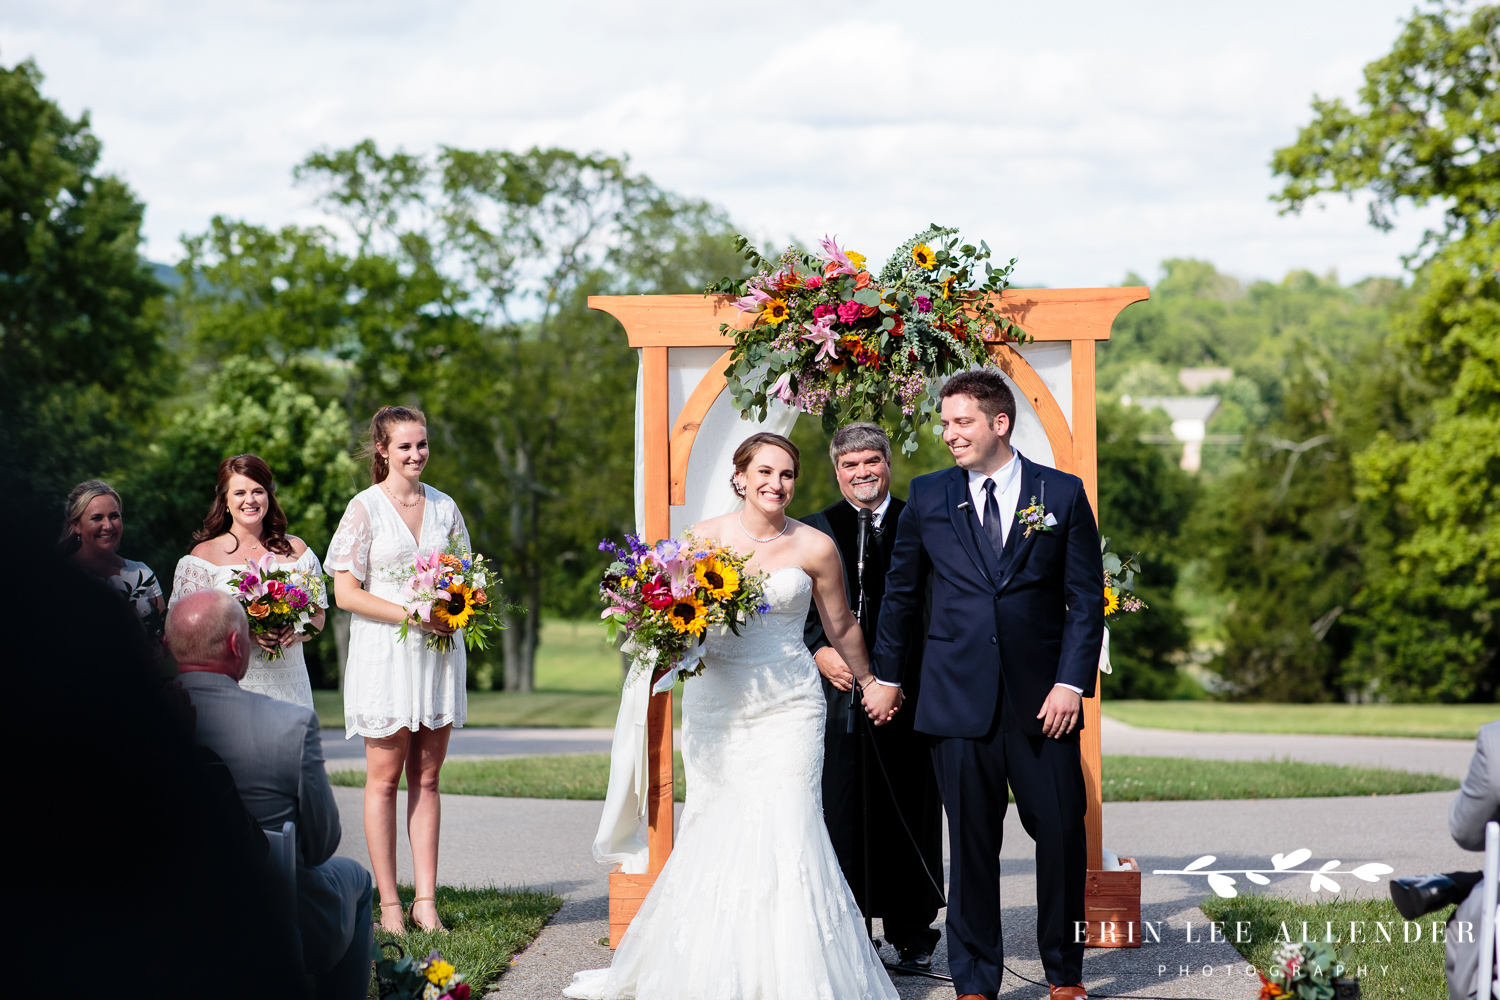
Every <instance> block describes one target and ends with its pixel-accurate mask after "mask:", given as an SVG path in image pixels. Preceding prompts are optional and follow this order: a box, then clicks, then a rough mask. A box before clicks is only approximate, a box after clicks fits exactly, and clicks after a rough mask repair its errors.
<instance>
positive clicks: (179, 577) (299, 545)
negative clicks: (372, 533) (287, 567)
mask: <svg viewBox="0 0 1500 1000" xmlns="http://www.w3.org/2000/svg"><path fill="white" fill-rule="evenodd" d="M193 540H194V541H196V542H197V543H198V544H197V545H196V546H194V548H193V551H192V553H191V554H189V555H185V556H183V557H182V558H181V559H179V560H178V562H177V572H176V574H175V577H174V579H173V581H172V600H171V602H170V604H176V603H177V602H178V601H180V600H182V598H184V597H186V596H187V595H188V594H191V593H194V592H196V591H199V590H211V589H215V588H217V589H219V590H228V589H229V579H230V577H232V576H234V574H235V573H237V572H238V571H240V570H242V569H244V568H245V562H246V560H249V559H259V558H261V557H262V556H264V555H266V553H268V552H269V553H272V554H274V555H275V556H276V557H277V565H278V566H280V565H283V563H284V562H291V563H292V564H293V565H295V566H296V567H297V568H298V569H301V570H303V571H305V572H308V573H321V572H323V567H322V566H321V565H320V564H319V563H318V557H317V555H316V554H315V553H314V552H313V551H312V550H311V549H309V548H308V547H307V545H306V544H305V543H304V542H303V541H302V539H300V538H298V537H297V536H296V535H288V534H287V533H286V514H285V512H283V511H282V509H281V504H279V503H277V502H276V480H275V479H274V478H273V477H272V475H271V467H270V466H268V465H266V463H265V462H264V461H263V460H262V459H260V458H258V457H257V456H255V455H236V456H234V457H233V458H226V459H224V461H222V462H220V463H219V475H218V479H217V481H216V483H215V486H214V499H213V502H212V503H211V504H210V505H209V508H208V516H207V517H205V518H204V519H203V527H202V528H201V529H199V530H198V531H197V532H196V533H194V535H193ZM169 606H170V605H169ZM316 612H317V613H316V614H314V615H313V618H312V623H311V624H312V628H311V629H310V630H309V632H308V634H306V635H296V634H294V633H293V631H292V629H291V627H290V626H288V627H287V628H284V629H282V630H281V631H280V632H275V633H260V634H257V635H255V636H254V640H255V643H256V644H257V646H256V648H255V649H253V650H252V651H251V655H250V667H249V669H248V670H247V671H246V673H245V677H244V679H243V680H241V681H240V687H241V688H243V689H244V690H246V691H254V692H255V693H256V694H263V695H266V696H267V697H270V698H276V699H278V700H279V701H289V702H292V703H293V704H296V705H301V706H302V707H303V708H312V707H313V697H312V682H311V680H310V679H309V678H308V676H307V662H306V660H305V658H304V657H303V655H302V643H304V642H306V641H307V640H308V639H309V638H311V637H312V635H313V634H315V633H317V632H320V631H322V629H323V621H324V619H325V617H326V615H327V612H326V611H325V610H324V609H323V608H317V609H316ZM278 648H279V649H280V650H281V655H280V656H278V657H277V658H276V659H274V660H273V659H270V658H268V656H267V654H268V653H270V652H272V651H273V650H276V649H278Z"/></svg>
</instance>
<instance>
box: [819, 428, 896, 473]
mask: <svg viewBox="0 0 1500 1000" xmlns="http://www.w3.org/2000/svg"><path fill="white" fill-rule="evenodd" d="M851 451H878V452H880V455H881V457H882V458H884V459H885V462H886V464H887V465H889V464H890V463H891V439H890V438H889V437H888V436H887V435H886V433H885V431H883V430H881V429H880V427H879V426H878V425H876V424H867V423H857V424H845V425H844V426H843V427H840V428H839V429H838V431H837V432H836V433H835V434H834V435H833V440H832V441H830V442H829V443H828V457H829V458H831V459H832V460H833V464H834V467H835V468H837V467H838V464H839V459H841V458H843V457H844V456H845V455H847V454H849V453H850V452H851Z"/></svg>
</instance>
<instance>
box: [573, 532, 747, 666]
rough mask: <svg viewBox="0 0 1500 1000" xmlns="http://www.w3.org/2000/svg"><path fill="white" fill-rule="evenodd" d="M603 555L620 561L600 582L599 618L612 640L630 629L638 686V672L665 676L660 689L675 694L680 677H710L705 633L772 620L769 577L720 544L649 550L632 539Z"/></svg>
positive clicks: (606, 546)
mask: <svg viewBox="0 0 1500 1000" xmlns="http://www.w3.org/2000/svg"><path fill="white" fill-rule="evenodd" d="M599 551H601V552H608V553H610V554H611V555H613V556H614V557H615V559H614V562H612V563H610V565H609V568H608V569H607V570H605V572H604V579H603V581H602V582H601V583H600V584H599V596H600V598H601V599H602V600H603V601H604V603H605V604H606V605H608V607H606V608H605V610H604V613H603V614H602V615H600V617H601V618H603V619H604V620H605V622H606V623H607V624H608V628H609V636H610V639H611V640H613V639H614V637H615V634H616V632H617V631H618V630H619V629H624V630H625V634H626V637H627V638H626V642H625V645H624V646H623V647H622V648H623V650H624V652H626V653H631V654H634V657H635V659H634V662H633V664H632V665H631V668H630V677H629V678H628V679H627V680H626V684H629V683H631V682H632V681H633V680H634V679H635V677H636V676H637V674H638V673H640V672H642V671H650V672H651V673H653V674H654V673H655V672H656V671H658V670H664V671H665V673H664V674H663V675H662V677H661V678H660V680H658V681H657V683H656V686H655V687H654V688H653V690H656V691H665V690H668V689H670V688H671V686H672V683H673V682H674V681H675V680H676V679H677V678H678V677H684V678H686V677H692V676H696V675H698V674H700V673H702V672H703V633H704V632H705V631H706V630H707V629H708V628H709V627H710V626H724V627H726V628H728V629H729V630H730V631H731V632H733V633H734V634H735V635H739V634H740V629H739V627H740V625H741V624H743V623H744V622H747V621H749V620H750V616H751V615H756V614H765V613H766V611H768V610H769V609H770V608H769V605H768V604H767V603H766V596H765V580H766V577H765V574H763V573H750V572H748V571H747V570H746V568H745V557H744V556H742V555H740V554H738V553H737V552H735V551H734V550H733V549H731V548H729V547H728V546H726V545H723V544H721V543H719V542H714V541H708V540H705V539H701V538H697V537H695V536H694V535H692V534H691V533H690V534H688V535H686V536H685V537H684V538H683V539H681V540H680V541H679V540H677V539H671V538H665V539H662V540H661V541H659V542H657V543H656V544H655V545H647V544H646V543H645V542H643V541H641V539H640V537H639V536H638V535H626V536H625V544H624V545H623V546H620V545H616V544H615V543H613V542H611V541H610V540H609V539H607V538H606V539H604V540H603V541H601V542H600V543H599Z"/></svg>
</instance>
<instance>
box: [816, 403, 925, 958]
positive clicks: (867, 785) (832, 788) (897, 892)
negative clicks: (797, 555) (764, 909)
mask: <svg viewBox="0 0 1500 1000" xmlns="http://www.w3.org/2000/svg"><path fill="white" fill-rule="evenodd" d="M828 453H829V457H830V458H831V459H832V460H833V468H834V475H835V477H836V478H837V480H838V486H839V492H840V493H842V494H843V497H844V498H843V499H842V500H840V501H838V502H837V503H834V504H833V505H832V506H829V507H826V508H824V509H823V510H821V511H819V512H817V513H816V514H813V515H811V516H809V517H805V518H803V519H802V521H803V523H804V524H807V525H809V526H810V527H814V528H817V529H818V530H819V531H821V532H823V533H824V534H826V535H828V536H829V537H830V538H832V539H833V540H834V543H835V544H837V545H838V549H839V554H840V555H841V556H842V557H843V560H844V582H845V586H846V587H847V589H848V595H849V606H850V607H852V608H856V610H857V603H858V601H859V595H860V581H859V578H858V573H859V570H858V567H859V533H860V517H861V514H860V512H861V511H862V510H863V511H869V512H870V517H869V525H868V527H867V535H866V547H865V562H864V615H863V620H862V622H861V624H862V627H863V630H864V635H865V648H866V649H869V648H870V647H871V646H872V645H873V644H874V639H875V634H876V624H877V622H878V620H879V615H880V599H881V597H882V596H883V595H884V594H885V575H886V569H887V568H888V567H889V565H890V561H891V550H892V548H893V546H894V545H895V541H896V521H897V519H898V518H899V517H900V516H901V510H902V508H903V507H905V506H906V505H905V504H904V503H903V502H902V501H901V500H898V499H896V498H895V497H893V496H891V495H890V488H891V442H890V438H888V437H887V436H886V433H885V431H883V430H881V429H880V428H879V427H877V426H876V425H875V424H867V423H855V424H849V425H848V426H846V427H843V428H841V429H840V430H839V431H838V433H836V434H835V435H834V436H833V441H832V443H831V445H830V446H829V449H828ZM804 639H805V641H806V643H807V648H808V650H809V651H811V652H812V654H813V659H814V660H815V661H816V662H817V664H818V672H819V673H821V674H822V675H823V694H824V697H825V698H826V699H827V702H828V716H827V719H826V724H825V728H824V740H823V742H824V756H823V819H824V822H825V823H826V824H827V826H828V834H829V837H830V839H831V840H832V841H833V849H834V852H835V853H836V854H837V855H838V859H839V866H840V867H841V868H842V869H843V872H844V878H845V879H846V880H847V881H848V882H849V886H850V888H851V889H853V890H854V897H855V899H856V900H858V902H859V903H860V905H861V907H862V908H863V909H864V912H865V916H867V917H880V918H881V920H882V922H883V925H884V934H885V940H886V941H887V942H888V943H889V944H890V945H891V947H893V948H894V949H895V950H896V952H897V954H898V956H899V964H901V965H906V966H910V967H913V968H916V969H921V970H926V969H929V968H931V964H932V951H933V948H934V947H936V945H937V942H938V939H939V932H938V930H937V929H936V928H934V927H933V926H932V925H933V922H934V921H935V920H936V919H937V912H938V908H939V907H940V906H941V905H942V896H941V895H940V894H939V892H938V891H937V889H936V888H935V887H934V885H933V878H937V879H941V878H942V877H943V847H942V829H943V821H942V802H941V800H940V799H939V797H938V791H937V780H936V778H935V777H934V774H933V770H932V755H931V753H930V752H929V748H928V746H927V742H926V740H925V738H924V737H923V736H922V735H921V734H919V733H917V732H916V731H915V730H914V729H913V728H912V720H913V719H914V718H916V701H917V699H918V698H919V697H920V674H921V672H920V670H919V669H917V668H918V667H919V665H920V664H919V661H920V659H921V655H922V652H921V644H920V643H913V644H912V648H913V651H912V654H911V659H912V661H913V662H911V663H908V665H907V668H906V670H905V673H904V675H903V676H904V678H907V679H906V680H903V685H902V687H903V690H904V692H905V695H906V702H905V704H904V706H903V708H902V711H900V712H899V713H897V715H896V717H895V719H894V720H893V721H892V722H890V723H889V724H887V725H884V726H881V727H879V728H878V729H876V730H875V732H874V737H873V742H874V748H875V749H876V750H878V752H879V761H877V760H876V759H875V755H874V754H873V753H867V759H865V760H863V761H862V760H861V754H862V752H864V751H862V749H861V741H864V740H869V739H870V737H869V736H867V735H866V734H867V733H868V732H869V729H870V727H868V726H866V725H865V724H864V720H863V718H862V717H861V718H856V719H855V720H854V722H855V726H854V731H853V732H852V733H851V732H850V731H849V721H850V700H851V699H853V698H857V695H855V694H853V693H852V688H853V680H854V677H853V674H852V673H851V672H850V670H849V668H848V666H846V665H845V664H844V661H843V659H842V658H841V657H840V656H839V654H838V653H837V652H836V651H835V650H834V649H833V647H832V646H831V645H830V644H829V642H828V639H827V638H826V637H825V636H824V634H823V626H822V624H821V622H820V621H819V620H818V610H817V607H816V605H814V606H813V607H812V608H810V609H809V610H808V613H807V627H806V631H805V634H804ZM882 764H884V774H882V771H881V765H882ZM887 778H888V779H889V782H887ZM893 792H894V796H893V794H892V793H893ZM898 810H899V813H898ZM867 812H868V815H866V814H867ZM903 818H904V819H905V826H904V827H903V824H902V819H903ZM866 824H868V845H869V869H870V871H871V873H872V876H871V879H870V882H871V884H870V885H869V886H868V887H867V886H866V884H865V867H866V858H865V853H864V851H865V843H866V829H867V827H866ZM908 828H909V829H910V835H908V833H907V829H908ZM914 840H915V843H913V841H914ZM924 862H925V868H924ZM928 872H931V875H932V877H929V875H928ZM867 893H868V895H867Z"/></svg>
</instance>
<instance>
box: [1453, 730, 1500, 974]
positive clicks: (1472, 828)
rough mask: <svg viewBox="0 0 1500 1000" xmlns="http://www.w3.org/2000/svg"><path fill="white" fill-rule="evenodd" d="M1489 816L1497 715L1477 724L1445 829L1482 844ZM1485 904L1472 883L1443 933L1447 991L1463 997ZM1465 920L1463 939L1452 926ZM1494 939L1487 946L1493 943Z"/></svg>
mask: <svg viewBox="0 0 1500 1000" xmlns="http://www.w3.org/2000/svg"><path fill="white" fill-rule="evenodd" d="M1491 820H1497V821H1500V721H1496V722H1491V723H1490V724H1489V725H1487V726H1483V727H1481V728H1480V730H1479V739H1478V740H1476V741H1475V745H1474V756H1473V757H1472V758H1470V760H1469V773H1468V774H1467V775H1466V776H1465V777H1464V783H1463V785H1462V787H1460V788H1459V790H1458V798H1456V799H1454V800H1453V806H1452V807H1451V808H1450V809H1449V810H1448V832H1449V833H1451V834H1453V839H1454V840H1455V841H1457V842H1458V846H1459V847H1462V848H1464V849H1465V850H1469V851H1482V850H1484V827H1485V824H1487V823H1489V822H1490V821H1491ZM1483 905H1484V883H1483V882H1481V883H1480V884H1479V885H1476V886H1475V887H1474V889H1473V891H1471V892H1470V893H1469V896H1468V898H1467V899H1465V900H1464V901H1463V902H1462V903H1460V904H1459V905H1458V909H1457V910H1456V911H1455V912H1454V914H1453V920H1452V922H1450V924H1449V927H1448V935H1447V941H1448V945H1447V967H1448V968H1447V972H1448V996H1449V997H1450V998H1451V1000H1467V998H1469V997H1473V996H1475V995H1476V994H1477V993H1478V992H1479V990H1478V983H1477V982H1476V980H1477V979H1478V977H1479V941H1478V938H1479V921H1480V918H1481V916H1482V914H1481V912H1480V911H1481V909H1482V908H1483ZM1457 922H1467V923H1468V924H1469V925H1470V927H1471V928H1472V931H1471V932H1470V933H1469V936H1468V938H1467V939H1465V938H1464V936H1463V935H1461V934H1459V933H1457V932H1455V930H1454V927H1453V924H1454V923H1457ZM1494 944H1495V943H1494V941H1491V942H1490V947H1494Z"/></svg>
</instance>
